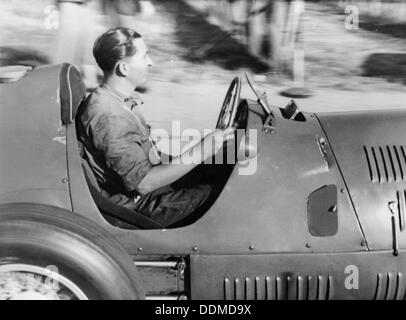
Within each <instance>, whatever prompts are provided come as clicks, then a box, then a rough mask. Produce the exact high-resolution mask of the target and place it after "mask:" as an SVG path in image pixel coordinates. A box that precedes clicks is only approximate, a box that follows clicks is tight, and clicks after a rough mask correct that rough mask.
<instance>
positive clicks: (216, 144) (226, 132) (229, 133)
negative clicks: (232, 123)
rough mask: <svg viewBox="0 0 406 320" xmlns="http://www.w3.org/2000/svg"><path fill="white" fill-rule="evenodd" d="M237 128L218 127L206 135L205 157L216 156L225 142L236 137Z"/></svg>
mask: <svg viewBox="0 0 406 320" xmlns="http://www.w3.org/2000/svg"><path fill="white" fill-rule="evenodd" d="M235 130H236V129H235V128H233V127H230V128H226V129H216V130H215V131H214V132H212V133H210V134H209V135H207V136H205V137H204V154H205V155H204V158H205V159H207V158H210V157H212V156H214V155H215V154H216V153H217V152H218V151H219V150H220V149H221V148H222V147H223V145H224V142H226V141H229V140H232V139H234V138H235Z"/></svg>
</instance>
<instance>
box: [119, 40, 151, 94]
mask: <svg viewBox="0 0 406 320" xmlns="http://www.w3.org/2000/svg"><path fill="white" fill-rule="evenodd" d="M134 45H135V47H136V52H137V53H136V54H135V55H133V56H131V57H128V58H125V59H124V61H125V62H126V64H127V67H128V68H127V76H126V78H127V80H129V81H130V82H131V83H132V84H133V85H134V87H137V86H139V85H142V84H144V83H145V82H146V81H147V79H148V71H149V67H151V66H152V60H151V58H150V57H149V55H148V48H147V46H146V44H145V42H144V40H143V39H142V38H138V39H135V40H134Z"/></svg>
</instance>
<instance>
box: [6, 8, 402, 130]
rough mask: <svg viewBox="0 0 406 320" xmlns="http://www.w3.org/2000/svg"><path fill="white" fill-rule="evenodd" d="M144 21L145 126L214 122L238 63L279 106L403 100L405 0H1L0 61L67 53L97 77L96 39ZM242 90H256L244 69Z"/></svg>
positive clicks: (139, 27) (376, 105)
mask: <svg viewBox="0 0 406 320" xmlns="http://www.w3.org/2000/svg"><path fill="white" fill-rule="evenodd" d="M115 26H128V27H131V28H133V29H135V30H136V31H137V32H139V33H141V35H142V36H143V37H144V39H145V41H146V43H147V45H148V47H149V51H150V55H151V58H152V59H153V61H154V66H153V68H152V69H151V75H150V81H149V83H148V84H147V86H146V87H145V88H140V91H141V92H142V96H143V99H144V102H146V103H145V104H144V105H143V107H142V108H143V110H142V112H143V113H144V114H145V115H146V117H147V119H148V120H149V122H150V123H151V124H152V126H153V127H159V128H165V129H170V128H171V126H172V123H171V120H179V121H180V123H181V128H182V129H185V128H189V127H192V128H197V129H199V130H202V129H203V128H213V127H214V125H215V122H216V119H217V116H218V113H219V110H220V106H221V104H222V100H223V98H224V95H225V93H226V91H227V88H228V85H229V83H230V82H231V80H232V79H233V77H234V76H240V77H241V78H242V80H245V79H244V77H243V72H244V71H247V72H248V73H250V74H251V75H252V76H253V78H254V79H255V80H256V81H257V82H258V84H260V86H261V87H262V88H263V89H264V90H265V91H266V92H267V95H268V101H269V103H271V104H274V105H279V106H280V107H284V106H285V105H286V104H287V103H288V102H289V101H290V99H291V98H292V97H294V98H295V99H297V100H296V102H297V104H298V105H299V108H300V109H302V110H304V111H314V112H327V111H344V110H360V109H364V110H365V109H368V110H370V109H388V108H402V107H403V108H404V107H406V41H405V40H406V1H403V0H381V1H377V0H367V1H366V0H364V1H357V0H354V1H303V0H291V1H288V0H285V1H282V0H149V1H147V0H143V1H142V0H110V1H109V0H87V1H85V0H82V1H80V0H77V1H55V0H29V1H28V0H0V65H3V66H4V65H11V64H29V65H32V66H40V65H44V64H54V63H61V62H70V63H73V64H75V65H76V66H77V67H78V68H79V69H80V70H81V72H82V74H83V76H84V78H85V82H86V85H87V87H88V89H89V90H91V89H92V88H94V87H96V86H97V85H98V83H99V82H100V81H101V78H100V70H98V68H97V66H96V63H95V61H94V59H93V56H92V46H93V42H94V40H95V39H96V37H97V36H98V35H100V34H101V33H103V32H104V31H106V30H107V29H108V28H110V27H115ZM242 94H243V95H244V96H245V97H249V98H253V97H254V96H253V94H252V92H250V89H249V87H248V86H247V84H246V82H245V81H243V89H242Z"/></svg>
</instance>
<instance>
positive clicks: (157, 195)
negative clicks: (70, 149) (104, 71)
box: [78, 85, 218, 226]
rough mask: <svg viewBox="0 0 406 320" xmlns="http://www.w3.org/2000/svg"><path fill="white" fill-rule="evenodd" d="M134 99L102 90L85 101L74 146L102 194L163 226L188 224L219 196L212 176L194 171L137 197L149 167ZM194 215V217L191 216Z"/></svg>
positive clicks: (146, 134)
mask: <svg viewBox="0 0 406 320" xmlns="http://www.w3.org/2000/svg"><path fill="white" fill-rule="evenodd" d="M138 103H139V100H138V101H137V98H134V97H130V98H124V97H123V96H122V95H120V93H118V92H117V91H115V90H113V89H112V88H110V87H108V86H106V85H102V86H100V87H99V88H97V89H96V90H95V91H94V92H93V93H92V94H91V95H90V96H89V97H88V99H87V101H86V105H85V106H84V107H83V108H82V110H81V112H80V114H79V121H78V122H79V125H78V127H80V128H79V129H80V130H78V132H79V140H80V141H81V142H82V143H83V145H84V158H85V159H86V161H87V162H88V164H89V166H90V167H91V169H92V171H93V173H94V175H95V177H96V179H97V182H98V185H99V187H100V188H101V189H102V194H103V196H105V197H106V198H109V199H110V200H113V201H114V202H116V203H117V204H119V205H122V206H125V207H127V208H129V209H132V210H136V211H137V212H139V213H141V214H144V215H146V216H148V217H150V218H152V219H154V220H155V221H157V222H160V223H161V224H163V225H164V226H178V225H182V224H186V223H190V222H193V221H194V220H196V219H198V218H199V217H200V216H201V214H202V213H204V211H206V210H207V209H208V207H209V206H210V205H211V204H212V202H213V201H214V198H213V197H215V196H214V195H215V194H217V193H218V188H217V187H216V185H215V184H210V185H209V182H210V180H211V179H215V177H214V175H215V173H212V174H210V172H209V171H210V170H203V169H204V168H206V167H208V166H204V165H202V166H198V167H197V168H195V169H194V170H192V171H191V172H190V173H189V174H187V175H185V176H184V177H182V178H181V179H179V180H177V181H176V182H174V183H172V184H170V185H167V186H164V187H161V188H159V189H157V190H154V191H152V192H150V193H148V194H145V195H141V194H140V193H139V192H138V190H137V187H138V184H139V183H140V182H141V180H142V179H143V178H144V177H145V176H146V175H147V174H148V172H149V171H150V170H151V168H152V167H153V164H152V163H151V162H150V161H149V157H148V154H149V151H150V149H151V147H152V144H151V139H150V126H149V125H147V124H146V122H145V120H144V117H143V116H142V114H141V113H140V112H139V111H138V110H137V107H136V105H137V104H138ZM192 213H193V215H191V214H192Z"/></svg>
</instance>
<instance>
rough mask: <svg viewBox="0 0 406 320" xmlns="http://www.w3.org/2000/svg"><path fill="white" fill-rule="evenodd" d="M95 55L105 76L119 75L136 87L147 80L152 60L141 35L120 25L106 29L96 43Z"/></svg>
mask: <svg viewBox="0 0 406 320" xmlns="http://www.w3.org/2000/svg"><path fill="white" fill-rule="evenodd" d="M93 55H94V57H95V59H96V62H97V64H98V65H99V67H100V68H101V69H102V70H103V72H104V75H105V77H111V76H117V77H122V78H124V79H126V80H128V81H129V82H130V83H131V84H132V85H133V86H134V87H137V86H139V85H142V84H143V83H145V82H146V81H147V76H148V69H149V67H151V66H152V60H151V59H150V57H149V55H148V48H147V46H146V45H145V42H144V40H143V39H142V37H141V35H140V34H138V33H137V32H135V31H134V30H132V29H129V28H124V27H119V28H114V29H110V30H108V31H106V32H105V33H103V34H102V35H101V36H100V37H98V38H97V39H96V41H95V43H94V47H93Z"/></svg>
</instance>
